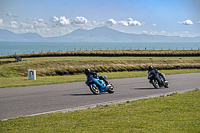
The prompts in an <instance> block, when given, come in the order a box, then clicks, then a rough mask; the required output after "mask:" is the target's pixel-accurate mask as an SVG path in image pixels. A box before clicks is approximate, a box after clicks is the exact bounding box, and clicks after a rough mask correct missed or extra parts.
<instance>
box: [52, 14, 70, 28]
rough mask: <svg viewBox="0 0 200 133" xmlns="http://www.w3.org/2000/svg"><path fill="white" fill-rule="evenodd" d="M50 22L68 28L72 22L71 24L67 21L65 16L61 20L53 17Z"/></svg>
mask: <svg viewBox="0 0 200 133" xmlns="http://www.w3.org/2000/svg"><path fill="white" fill-rule="evenodd" d="M50 21H51V22H52V23H53V24H55V25H58V26H66V25H69V24H70V22H69V19H66V18H65V16H61V17H60V18H58V17H56V16H53V17H52V18H51V19H50Z"/></svg>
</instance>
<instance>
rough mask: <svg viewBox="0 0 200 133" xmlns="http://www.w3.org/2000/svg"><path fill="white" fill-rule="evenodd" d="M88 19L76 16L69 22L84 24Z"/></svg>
mask: <svg viewBox="0 0 200 133" xmlns="http://www.w3.org/2000/svg"><path fill="white" fill-rule="evenodd" d="M87 22H88V20H87V19H86V18H84V17H76V18H75V19H72V22H71V24H72V25H84V24H87Z"/></svg>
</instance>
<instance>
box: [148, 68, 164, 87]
mask: <svg viewBox="0 0 200 133" xmlns="http://www.w3.org/2000/svg"><path fill="white" fill-rule="evenodd" d="M157 73H159V71H158V70H157V69H156V68H154V67H153V66H149V67H148V79H149V83H152V80H153V78H154V76H156V74H157ZM159 75H160V76H161V77H162V78H163V79H164V81H165V78H164V77H163V75H162V74H159Z"/></svg>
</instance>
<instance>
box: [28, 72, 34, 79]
mask: <svg viewBox="0 0 200 133" xmlns="http://www.w3.org/2000/svg"><path fill="white" fill-rule="evenodd" d="M28 80H36V70H28Z"/></svg>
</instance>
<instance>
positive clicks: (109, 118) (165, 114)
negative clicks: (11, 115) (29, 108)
mask: <svg viewBox="0 0 200 133" xmlns="http://www.w3.org/2000/svg"><path fill="white" fill-rule="evenodd" d="M199 97H200V91H199V90H198V89H196V91H189V92H185V93H182V94H177V93H173V94H171V95H168V96H160V97H155V98H148V99H141V100H136V101H127V102H125V103H118V104H112V105H100V106H97V107H95V108H88V109H83V110H78V111H70V112H65V113H64V112H57V113H51V114H44V115H38V116H29V117H20V118H16V119H10V120H7V121H0V132H2V133H9V132H15V133H26V132H29V133H35V132H48V133H51V132H52V133H55V132H62V133H63V132H73V133H79V132H87V133H102V132H106V133H107V132H117V133H129V132H152V133H155V132H159V133H160V132H174V133H175V132H183V133H188V132H200V106H199V103H200V99H199Z"/></svg>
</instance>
